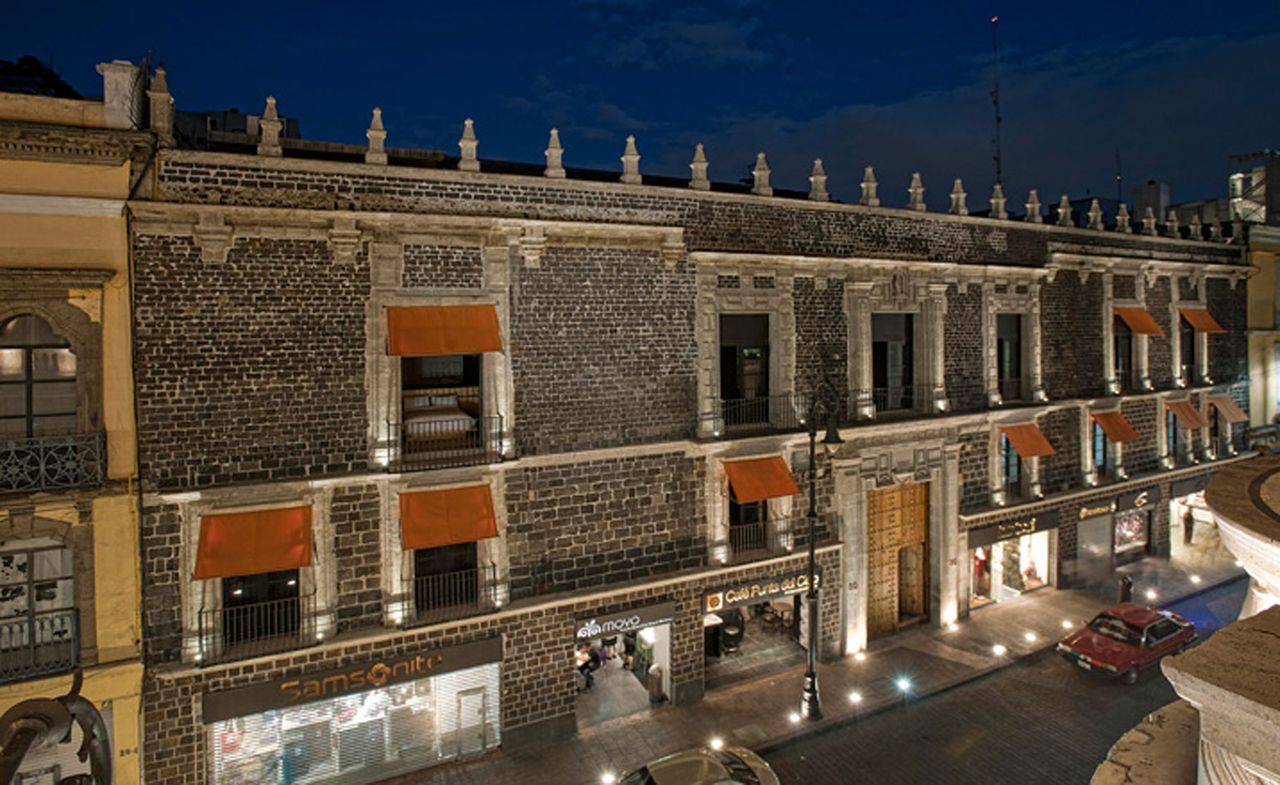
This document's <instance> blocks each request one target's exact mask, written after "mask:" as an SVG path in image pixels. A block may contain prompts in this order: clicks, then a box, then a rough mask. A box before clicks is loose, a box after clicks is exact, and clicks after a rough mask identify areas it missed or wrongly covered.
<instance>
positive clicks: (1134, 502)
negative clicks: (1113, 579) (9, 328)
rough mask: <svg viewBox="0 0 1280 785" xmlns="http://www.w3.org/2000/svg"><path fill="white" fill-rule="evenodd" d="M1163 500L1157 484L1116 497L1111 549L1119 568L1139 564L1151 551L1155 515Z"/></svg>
mask: <svg viewBox="0 0 1280 785" xmlns="http://www.w3.org/2000/svg"><path fill="white" fill-rule="evenodd" d="M1159 501H1160V488H1159V486H1155V485H1153V486H1151V487H1149V488H1140V489H1138V490H1135V491H1131V492H1129V493H1126V494H1124V495H1123V496H1119V497H1117V498H1116V501H1115V508H1116V511H1115V525H1114V527H1113V530H1112V531H1113V535H1112V545H1111V548H1112V552H1113V553H1114V554H1115V562H1116V564H1117V565H1119V564H1127V563H1128V562H1131V561H1137V560H1138V559H1141V558H1143V557H1145V556H1146V555H1147V554H1148V553H1150V552H1151V543H1152V536H1151V526H1152V519H1153V515H1152V513H1154V512H1155V507H1156V503H1157V502H1159Z"/></svg>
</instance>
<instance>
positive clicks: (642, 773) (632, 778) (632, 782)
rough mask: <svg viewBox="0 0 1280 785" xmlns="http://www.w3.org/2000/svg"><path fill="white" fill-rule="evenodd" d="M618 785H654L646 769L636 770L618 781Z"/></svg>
mask: <svg viewBox="0 0 1280 785" xmlns="http://www.w3.org/2000/svg"><path fill="white" fill-rule="evenodd" d="M618 785H654V782H653V775H652V774H650V773H649V769H648V768H643V769H636V770H635V771H633V772H631V773H630V774H628V775H626V776H625V777H623V778H622V779H620V780H618Z"/></svg>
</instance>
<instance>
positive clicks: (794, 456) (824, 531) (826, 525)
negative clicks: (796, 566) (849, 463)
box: [784, 431, 840, 549]
mask: <svg viewBox="0 0 1280 785" xmlns="http://www.w3.org/2000/svg"><path fill="white" fill-rule="evenodd" d="M818 439H819V440H821V439H822V432H821V431H819V432H818ZM784 458H786V460H787V462H788V465H789V466H790V467H791V474H792V476H793V477H795V480H796V487H798V488H799V489H800V493H798V494H796V496H795V499H794V500H793V503H792V505H791V518H792V521H791V532H792V547H794V548H797V549H798V548H808V547H809V523H808V520H807V518H806V516H807V515H808V514H809V469H808V465H809V448H808V446H807V445H806V446H805V448H804V449H803V450H797V451H795V452H793V453H791V454H790V456H789V457H787V456H784ZM816 458H817V460H815V461H814V463H815V469H816V473H817V475H818V481H817V483H816V486H817V487H816V488H815V493H814V500H815V501H816V502H817V504H815V505H814V508H815V509H816V510H817V513H818V520H817V522H815V523H814V526H813V531H814V534H815V535H816V536H815V537H814V542H816V543H817V545H818V547H822V546H823V545H828V544H831V543H834V542H836V541H837V539H838V537H837V533H838V532H839V531H840V522H839V521H838V520H836V517H835V516H836V514H837V511H836V509H835V480H834V479H833V474H832V472H831V459H830V458H828V457H827V455H826V453H825V451H824V450H823V447H822V444H821V441H819V443H818V446H817V450H816Z"/></svg>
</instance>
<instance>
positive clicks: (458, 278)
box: [403, 245, 484, 289]
mask: <svg viewBox="0 0 1280 785" xmlns="http://www.w3.org/2000/svg"><path fill="white" fill-rule="evenodd" d="M403 282H404V285H405V286H406V287H409V288H418V287H425V288H455V289H479V288H480V287H482V286H484V259H483V258H482V257H481V255H480V248H479V247H477V246H465V245H406V246H405V247H404V274H403Z"/></svg>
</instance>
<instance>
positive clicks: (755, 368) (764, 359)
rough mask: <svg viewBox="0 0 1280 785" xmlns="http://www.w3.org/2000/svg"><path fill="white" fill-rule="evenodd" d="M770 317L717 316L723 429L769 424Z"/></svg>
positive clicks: (761, 315) (750, 315) (747, 315)
mask: <svg viewBox="0 0 1280 785" xmlns="http://www.w3.org/2000/svg"><path fill="white" fill-rule="evenodd" d="M769 393H770V391H769V316H768V315H767V314H722V315H721V316H720V399H721V401H723V404H722V406H723V408H724V412H723V416H724V423H725V426H726V427H729V428H732V427H734V426H741V425H760V424H767V423H768V422H769V421H770V406H769Z"/></svg>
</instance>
